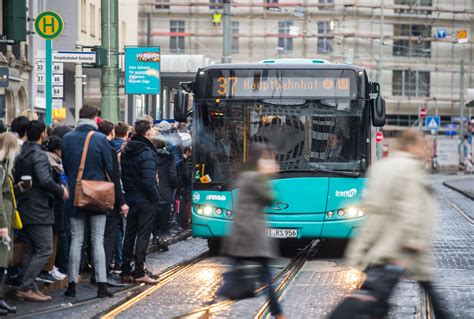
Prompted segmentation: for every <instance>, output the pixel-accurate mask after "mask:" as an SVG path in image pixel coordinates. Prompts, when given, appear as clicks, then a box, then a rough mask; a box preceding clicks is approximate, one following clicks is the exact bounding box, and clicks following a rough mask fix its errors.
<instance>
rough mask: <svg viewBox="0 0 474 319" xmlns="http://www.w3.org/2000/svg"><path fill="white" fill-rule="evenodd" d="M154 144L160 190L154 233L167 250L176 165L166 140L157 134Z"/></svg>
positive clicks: (160, 244) (156, 239) (175, 182)
mask: <svg viewBox="0 0 474 319" xmlns="http://www.w3.org/2000/svg"><path fill="white" fill-rule="evenodd" d="M153 144H155V146H156V149H157V164H158V190H159V194H160V203H159V205H158V210H157V214H155V218H154V227H153V235H154V237H155V242H157V243H158V244H159V246H160V247H161V248H162V249H163V250H165V251H167V250H168V238H167V237H168V236H169V234H170V225H169V220H170V214H171V205H172V202H173V192H174V190H175V189H176V185H177V173H176V165H175V163H174V159H173V155H171V153H170V152H168V150H167V149H166V141H165V140H163V139H161V138H160V136H157V137H154V138H153Z"/></svg>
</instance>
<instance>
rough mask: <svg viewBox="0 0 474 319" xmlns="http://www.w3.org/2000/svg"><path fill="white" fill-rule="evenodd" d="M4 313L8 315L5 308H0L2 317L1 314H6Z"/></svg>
mask: <svg viewBox="0 0 474 319" xmlns="http://www.w3.org/2000/svg"><path fill="white" fill-rule="evenodd" d="M6 315H8V311H7V310H5V309H0V316H2V317H3V316H6Z"/></svg>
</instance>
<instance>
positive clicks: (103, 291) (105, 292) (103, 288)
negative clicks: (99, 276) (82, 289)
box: [97, 282, 114, 298]
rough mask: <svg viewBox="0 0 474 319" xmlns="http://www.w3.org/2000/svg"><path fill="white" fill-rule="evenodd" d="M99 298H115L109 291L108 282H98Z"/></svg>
mask: <svg viewBox="0 0 474 319" xmlns="http://www.w3.org/2000/svg"><path fill="white" fill-rule="evenodd" d="M97 286H98V289H97V298H105V297H113V296H114V294H113V293H111V292H110V291H109V289H108V288H107V283H106V282H98V283H97Z"/></svg>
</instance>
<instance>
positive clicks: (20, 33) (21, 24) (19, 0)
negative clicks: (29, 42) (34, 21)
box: [2, 0, 26, 43]
mask: <svg viewBox="0 0 474 319" xmlns="http://www.w3.org/2000/svg"><path fill="white" fill-rule="evenodd" d="M2 9H3V33H4V35H5V36H6V38H7V39H8V40H13V41H15V42H16V43H18V42H21V41H26V0H3V8H2Z"/></svg>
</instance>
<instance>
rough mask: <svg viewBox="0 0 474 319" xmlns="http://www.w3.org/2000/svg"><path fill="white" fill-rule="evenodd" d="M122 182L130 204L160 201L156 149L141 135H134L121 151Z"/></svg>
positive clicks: (150, 203)
mask: <svg viewBox="0 0 474 319" xmlns="http://www.w3.org/2000/svg"><path fill="white" fill-rule="evenodd" d="M120 164H121V167H122V183H123V189H124V191H125V200H126V202H127V204H128V205H130V206H141V205H147V206H148V205H156V204H158V203H159V201H160V197H159V192H158V183H157V178H156V174H157V172H158V164H157V151H156V148H155V146H154V145H153V143H151V142H150V141H149V140H148V139H147V138H145V137H143V136H134V137H132V140H131V141H130V142H128V143H127V145H126V146H125V149H124V150H123V152H122V159H121V162H120Z"/></svg>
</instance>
